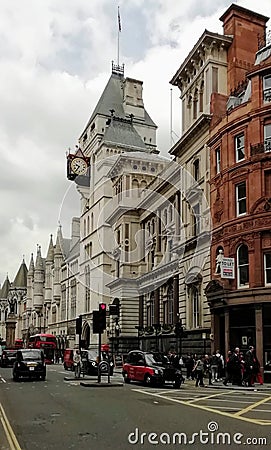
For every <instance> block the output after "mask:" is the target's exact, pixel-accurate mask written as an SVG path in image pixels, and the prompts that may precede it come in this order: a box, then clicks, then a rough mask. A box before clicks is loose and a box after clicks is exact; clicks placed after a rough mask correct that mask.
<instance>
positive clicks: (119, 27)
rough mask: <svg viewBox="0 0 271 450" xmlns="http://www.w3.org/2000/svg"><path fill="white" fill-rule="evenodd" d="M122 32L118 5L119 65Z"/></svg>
mask: <svg viewBox="0 0 271 450" xmlns="http://www.w3.org/2000/svg"><path fill="white" fill-rule="evenodd" d="M120 32H121V21H120V7H119V6H118V57H117V61H118V66H119V63H120Z"/></svg>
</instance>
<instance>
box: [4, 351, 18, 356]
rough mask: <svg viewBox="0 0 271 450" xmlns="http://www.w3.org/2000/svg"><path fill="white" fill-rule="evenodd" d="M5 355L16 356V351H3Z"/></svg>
mask: <svg viewBox="0 0 271 450" xmlns="http://www.w3.org/2000/svg"><path fill="white" fill-rule="evenodd" d="M5 354H6V355H7V356H15V355H16V350H15V351H14V350H5Z"/></svg>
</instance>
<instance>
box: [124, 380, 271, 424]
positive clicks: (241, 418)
mask: <svg viewBox="0 0 271 450" xmlns="http://www.w3.org/2000/svg"><path fill="white" fill-rule="evenodd" d="M132 390H133V391H135V392H139V393H141V394H143V395H144V394H145V395H150V396H153V397H158V398H162V399H163V400H167V401H169V402H175V403H180V404H181V405H185V406H189V407H192V408H198V409H202V410H204V411H208V412H211V413H215V414H219V415H221V416H225V417H229V418H231V419H238V420H242V421H243V422H249V423H255V424H257V425H270V421H268V422H267V421H265V420H260V419H250V418H249V417H242V416H238V415H237V414H236V413H233V414H230V413H228V412H226V411H219V410H217V409H214V408H210V407H208V406H204V405H196V404H194V403H189V402H187V401H182V400H178V399H176V398H169V397H166V396H164V395H160V394H157V393H153V392H148V391H147V390H143V389H132ZM258 403H259V402H258Z"/></svg>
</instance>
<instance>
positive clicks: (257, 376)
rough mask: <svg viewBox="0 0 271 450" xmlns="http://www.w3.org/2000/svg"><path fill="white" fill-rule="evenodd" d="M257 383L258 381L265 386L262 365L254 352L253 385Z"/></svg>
mask: <svg viewBox="0 0 271 450" xmlns="http://www.w3.org/2000/svg"><path fill="white" fill-rule="evenodd" d="M255 381H257V383H260V384H263V377H262V374H261V364H260V361H259V360H258V358H257V356H256V353H255V351H254V365H253V383H254V382H255Z"/></svg>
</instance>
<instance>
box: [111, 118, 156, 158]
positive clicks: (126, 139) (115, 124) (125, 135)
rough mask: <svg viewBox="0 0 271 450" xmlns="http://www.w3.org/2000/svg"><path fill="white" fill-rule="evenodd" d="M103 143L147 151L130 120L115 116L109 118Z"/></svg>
mask: <svg viewBox="0 0 271 450" xmlns="http://www.w3.org/2000/svg"><path fill="white" fill-rule="evenodd" d="M104 143H105V144H107V143H108V144H118V145H122V146H124V147H127V148H130V149H131V150H138V151H144V152H146V151H149V150H148V149H147V147H146V145H145V143H144V141H143V140H142V138H141V136H140V135H139V134H138V132H137V131H136V129H135V128H134V126H133V124H132V123H131V121H129V120H125V119H124V120H122V121H121V120H120V119H118V118H116V117H112V118H111V122H110V125H109V126H108V128H106V130H105V133H104Z"/></svg>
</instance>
